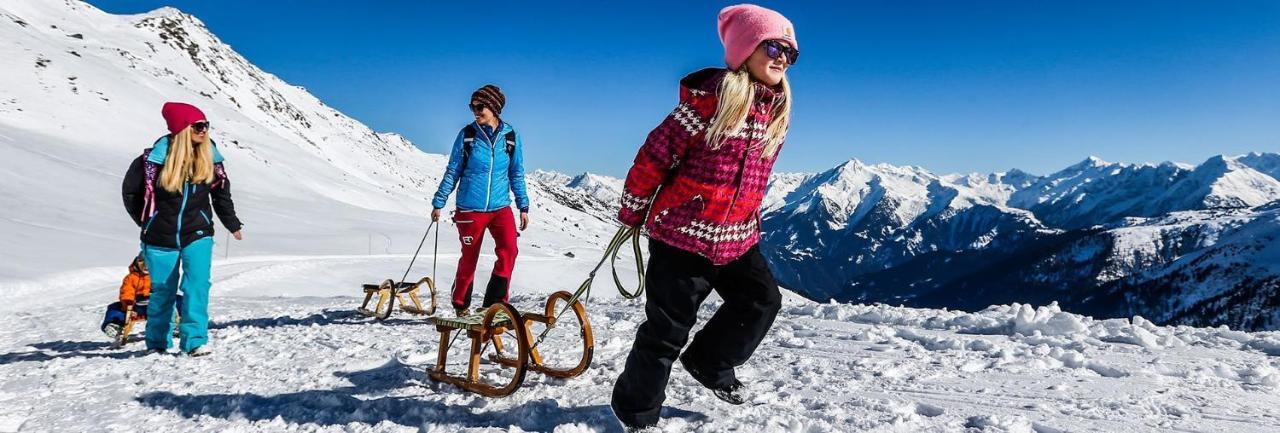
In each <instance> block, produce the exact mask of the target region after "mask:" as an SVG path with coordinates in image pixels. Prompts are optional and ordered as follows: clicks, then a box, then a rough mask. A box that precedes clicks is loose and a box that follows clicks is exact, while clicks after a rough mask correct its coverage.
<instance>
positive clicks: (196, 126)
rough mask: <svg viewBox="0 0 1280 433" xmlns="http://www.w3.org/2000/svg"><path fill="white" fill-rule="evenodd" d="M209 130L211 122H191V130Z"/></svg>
mask: <svg viewBox="0 0 1280 433" xmlns="http://www.w3.org/2000/svg"><path fill="white" fill-rule="evenodd" d="M208 130H209V122H196V123H192V124H191V131H193V132H205V131H208Z"/></svg>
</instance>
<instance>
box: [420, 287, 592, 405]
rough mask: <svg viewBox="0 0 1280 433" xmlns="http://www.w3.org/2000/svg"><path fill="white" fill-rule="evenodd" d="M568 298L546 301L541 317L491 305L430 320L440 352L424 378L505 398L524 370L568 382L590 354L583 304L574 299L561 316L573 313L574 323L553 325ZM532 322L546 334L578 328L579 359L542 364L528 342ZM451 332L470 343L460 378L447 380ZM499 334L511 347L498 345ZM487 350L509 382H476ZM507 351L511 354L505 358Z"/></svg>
mask: <svg viewBox="0 0 1280 433" xmlns="http://www.w3.org/2000/svg"><path fill="white" fill-rule="evenodd" d="M572 297H573V295H572V294H570V293H569V292H565V291H559V292H556V293H553V294H551V296H550V297H548V298H547V305H546V309H545V311H544V314H535V313H528V314H525V315H523V316H522V315H520V313H519V312H518V311H516V309H515V307H512V306H511V304H507V303H501V304H494V305H492V306H490V307H489V308H488V309H487V310H485V311H484V312H483V313H479V314H473V315H470V316H464V317H457V318H443V317H433V318H431V321H432V323H434V324H435V325H436V330H437V331H439V332H440V347H439V350H440V352H439V355H438V356H437V358H436V366H435V368H433V369H432V370H431V371H429V372H428V374H427V376H428V377H430V378H431V379H432V380H435V381H437V382H444V383H448V384H452V385H454V386H457V387H459V388H462V389H464V390H467V391H470V392H474V393H477V394H480V395H483V396H485V397H506V396H508V395H511V394H512V393H515V392H516V390H517V389H519V388H520V385H521V384H523V383H524V376H525V373H526V371H530V370H532V371H535V372H538V373H542V374H545V375H547V376H551V377H557V378H571V377H575V376H577V375H580V374H582V372H584V371H586V370H587V367H588V366H590V365H591V357H592V354H593V352H594V350H595V341H594V337H593V336H592V335H591V323H590V322H589V321H588V320H587V313H586V310H585V309H584V308H583V307H582V302H579V301H576V300H575V301H574V303H573V305H572V306H571V307H570V308H568V309H566V310H565V311H566V312H567V311H573V318H576V323H575V322H573V321H572V320H566V321H564V322H565V323H557V322H560V320H557V318H556V304H557V302H567V301H568V300H570V299H572ZM561 319H571V318H569V317H563V318H561ZM534 323H540V324H542V325H543V326H545V327H546V330H548V331H549V330H551V329H552V328H555V327H556V326H562V327H563V326H573V325H577V327H578V328H577V334H578V335H579V336H580V337H581V338H582V356H581V357H580V358H578V357H576V356H574V357H572V358H573V359H576V361H574V360H570V361H568V362H563V361H558V362H547V361H548V360H546V359H544V357H543V356H542V353H540V352H539V351H538V344H539V343H540V341H530V340H531V336H532V335H533V327H532V324H534ZM455 331H457V332H466V333H467V336H468V337H469V338H470V339H471V352H470V358H469V360H468V364H467V375H466V376H465V377H459V376H451V375H449V374H448V373H447V372H446V371H445V365H446V364H447V361H448V355H449V346H450V337H451V336H452V335H453V333H454V332H455ZM546 333H547V332H546V331H544V332H543V333H542V334H541V335H542V336H545V335H546ZM504 334H505V335H507V336H509V337H512V341H511V343H514V347H508V343H507V342H504V341H503V339H502V337H503V335H504ZM540 339H541V337H539V340H540ZM490 343H491V344H490ZM490 346H492V347H493V352H492V353H489V354H488V359H489V361H491V362H494V363H496V364H498V365H500V366H502V367H504V368H506V369H509V370H510V371H511V375H510V377H509V378H505V379H499V380H498V382H499V383H488V382H486V381H482V380H481V379H480V359H481V355H484V352H486V351H488V348H489V347H490ZM508 349H510V350H511V352H512V353H508V352H507V350H508Z"/></svg>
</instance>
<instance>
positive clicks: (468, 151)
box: [431, 84, 529, 316]
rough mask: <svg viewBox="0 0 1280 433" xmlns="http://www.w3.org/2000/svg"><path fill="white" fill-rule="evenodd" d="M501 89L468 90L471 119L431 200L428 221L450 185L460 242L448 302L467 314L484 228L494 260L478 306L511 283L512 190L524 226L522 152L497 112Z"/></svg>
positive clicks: (501, 297) (502, 101)
mask: <svg viewBox="0 0 1280 433" xmlns="http://www.w3.org/2000/svg"><path fill="white" fill-rule="evenodd" d="M506 102H507V100H506V97H505V96H503V94H502V90H500V89H498V86H494V85H492V84H489V85H486V86H484V87H481V88H480V89H479V90H476V91H475V93H472V94H471V104H470V106H471V113H472V114H473V115H475V118H476V121H475V122H472V123H471V124H469V125H467V126H465V127H463V128H462V131H460V132H458V138H457V139H456V140H455V141H454V143H453V151H452V152H450V153H449V166H448V168H446V169H445V172H444V177H443V178H442V179H440V188H439V189H437V190H436V195H435V198H434V199H433V200H432V202H431V207H432V208H433V209H432V211H431V220H432V221H439V220H440V210H441V209H443V208H444V205H445V202H446V201H448V200H449V195H450V194H452V193H453V189H454V187H457V189H458V196H457V199H456V200H455V204H456V206H457V212H456V213H455V214H454V216H453V220H454V222H455V223H456V224H457V226H458V240H459V241H460V242H462V257H460V258H459V259H458V274H457V277H456V278H455V279H454V281H453V289H452V292H451V293H452V302H453V308H454V310H455V311H456V312H457V314H458V316H465V315H467V314H470V308H469V307H470V305H471V290H472V287H473V281H474V279H475V272H476V260H477V259H478V258H479V257H480V244H481V241H482V240H483V239H484V231H485V230H486V229H488V230H489V233H490V234H492V235H493V240H494V243H495V244H497V245H496V247H495V248H494V253H495V254H496V255H497V256H498V260H497V262H496V263H494V265H493V275H492V276H491V277H489V286H488V287H487V288H486V289H485V293H484V303H483V304H482V308H487V307H489V306H490V305H492V304H494V303H498V302H506V301H507V298H508V296H509V291H510V290H509V289H510V287H511V271H512V270H514V269H515V265H516V255H517V253H518V251H519V249H518V248H517V247H516V237H517V235H516V225H515V217H514V215H513V214H512V211H511V195H512V193H514V194H515V196H516V207H517V208H519V209H520V230H524V229H525V228H527V227H528V226H529V195H528V194H527V193H526V190H525V182H524V157H523V156H522V150H523V146H521V144H520V136H519V135H518V134H516V131H515V129H514V128H512V127H511V125H510V124H508V123H506V122H503V121H502V119H500V118H499V117H498V116H499V115H501V114H502V107H503V106H504V105H506Z"/></svg>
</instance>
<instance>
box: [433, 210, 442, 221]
mask: <svg viewBox="0 0 1280 433" xmlns="http://www.w3.org/2000/svg"><path fill="white" fill-rule="evenodd" d="M431 221H433V222H434V221H440V209H432V210H431Z"/></svg>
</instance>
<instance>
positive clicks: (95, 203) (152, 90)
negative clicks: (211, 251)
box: [0, 0, 612, 279]
mask: <svg viewBox="0 0 1280 433" xmlns="http://www.w3.org/2000/svg"><path fill="white" fill-rule="evenodd" d="M0 41H3V42H2V43H0V57H3V58H4V59H6V60H5V61H4V63H3V64H2V65H0V83H3V84H0V161H3V170H0V182H3V183H4V184H5V185H6V187H5V188H3V189H2V190H0V208H4V209H9V211H6V212H4V214H3V217H0V231H2V232H3V233H5V235H6V237H7V239H6V245H7V246H10V247H9V248H5V249H3V251H0V279H24V278H33V277H37V276H42V275H47V274H49V273H52V272H63V271H70V270H73V269H83V268H87V267H96V266H105V265H111V266H110V268H112V269H114V268H115V264H117V263H119V262H120V261H122V260H124V261H127V260H128V257H131V256H132V255H133V254H134V253H135V252H136V251H135V250H134V249H135V247H136V245H137V244H136V240H135V239H136V237H137V229H136V228H135V227H134V226H133V225H131V224H130V223H129V219H128V217H127V216H126V215H125V214H124V212H123V211H122V210H121V209H122V208H121V206H120V198H119V185H120V179H121V178H122V177H123V174H124V172H125V169H126V168H127V167H128V165H129V162H130V161H131V160H132V159H133V158H135V157H136V156H137V155H139V154H140V153H141V151H142V150H143V149H144V148H146V147H149V145H150V144H151V143H152V142H153V141H154V140H155V139H156V138H157V137H159V136H161V135H163V134H164V123H163V121H162V120H161V118H160V114H159V110H160V106H161V104H163V103H164V102H166V101H182V102H189V103H193V104H195V105H196V106H199V107H201V108H202V109H203V110H204V111H205V113H206V114H207V115H208V116H209V118H210V120H211V123H212V125H213V135H212V136H213V138H214V140H215V141H216V142H217V143H218V144H219V146H220V148H221V149H222V151H223V154H224V155H225V156H226V157H227V163H226V165H227V170H228V173H229V174H230V176H231V178H232V181H233V184H234V194H235V197H236V205H237V208H238V210H239V212H240V213H241V218H242V219H243V220H244V222H245V237H246V240H245V241H244V242H236V243H234V244H232V245H219V248H218V252H219V253H220V255H228V254H230V255H245V254H368V253H373V252H378V253H385V252H400V253H403V252H411V251H412V250H413V248H414V247H415V246H416V245H417V240H418V239H419V237H420V236H421V233H422V232H421V231H422V230H423V229H424V228H425V225H426V223H427V220H426V215H427V213H428V212H429V210H430V205H429V203H428V196H429V195H430V194H431V193H433V192H434V190H435V186H436V185H437V183H438V182H439V176H440V174H441V173H442V172H443V171H444V164H445V162H446V157H445V156H443V155H431V154H426V153H424V152H422V151H421V150H419V149H418V148H416V147H415V146H414V145H413V144H412V143H410V142H409V141H408V140H407V139H405V138H404V137H402V136H399V135H398V134H393V133H377V132H375V131H373V130H371V129H370V128H369V127H367V126H365V125H364V124H362V123H360V122H359V121H357V120H355V119H352V118H351V117H349V116H347V115H345V114H343V113H342V112H339V111H338V110H335V109H334V108H332V107H329V106H327V105H325V104H324V103H323V102H322V101H320V100H318V99H317V98H316V97H314V96H313V95H311V94H309V93H307V91H306V90H305V89H302V88H300V87H297V86H294V85H291V84H289V83H286V82H284V81H282V80H281V79H280V78H278V77H276V76H274V75H271V74H270V73H267V72H265V71H263V70H261V69H259V68H258V67H256V66H254V65H253V64H252V63H250V62H249V61H248V60H247V59H245V58H244V57H243V56H241V55H239V54H238V53H236V52H235V51H234V50H233V49H232V48H231V47H230V46H227V45H226V44H225V43H223V42H222V41H220V40H219V39H218V38H217V37H216V36H215V35H214V34H212V33H211V32H210V31H209V30H208V29H207V28H206V27H205V25H204V24H203V23H202V22H201V21H200V20H199V19H197V18H195V17H193V16H191V15H188V14H185V13H183V12H181V11H178V10H176V9H171V8H162V9H159V10H156V11H153V12H149V13H145V14H140V15H132V16H120V15H112V14H108V13H105V12H103V11H101V10H98V9H96V8H94V7H92V6H90V5H87V4H84V3H81V2H78V1H45V0H13V1H5V2H3V3H0ZM458 121H459V123H460V124H461V123H465V122H467V121H469V119H467V118H466V116H465V113H461V114H460V115H459V119H458ZM453 136H454V135H453V133H452V132H448V133H445V134H442V135H441V138H440V139H441V140H452V137H453ZM530 194H531V196H532V197H533V199H534V203H535V212H534V217H533V220H534V223H533V224H532V226H531V229H530V231H529V232H528V233H525V235H526V236H529V238H527V239H529V240H530V241H532V242H531V244H535V245H538V248H531V249H529V250H527V251H528V252H531V253H536V252H537V251H538V250H539V249H546V250H547V251H546V252H547V253H548V254H559V253H558V252H556V251H558V250H557V248H568V247H570V246H573V245H577V246H585V245H579V244H581V243H586V244H589V243H591V242H598V241H597V240H596V239H597V237H599V236H607V235H608V232H609V230H610V228H611V227H612V224H608V223H605V222H603V221H600V219H599V218H596V217H594V216H592V215H587V214H583V213H582V212H580V211H578V210H575V209H572V208H569V207H566V206H562V205H560V204H558V202H556V201H554V200H550V199H548V198H547V194H548V193H547V192H545V191H543V190H541V189H539V188H534V190H533V191H531V192H530ZM564 222H570V223H568V224H563V223H564ZM575 224H576V225H575ZM447 225H448V223H446V226H447ZM452 230H453V229H452V227H445V232H446V233H448V232H450V231H452ZM446 236H447V235H446ZM217 241H218V242H220V243H221V242H223V241H224V238H223V236H221V234H220V235H219V236H218V239H217ZM553 250H556V251H553Z"/></svg>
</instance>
